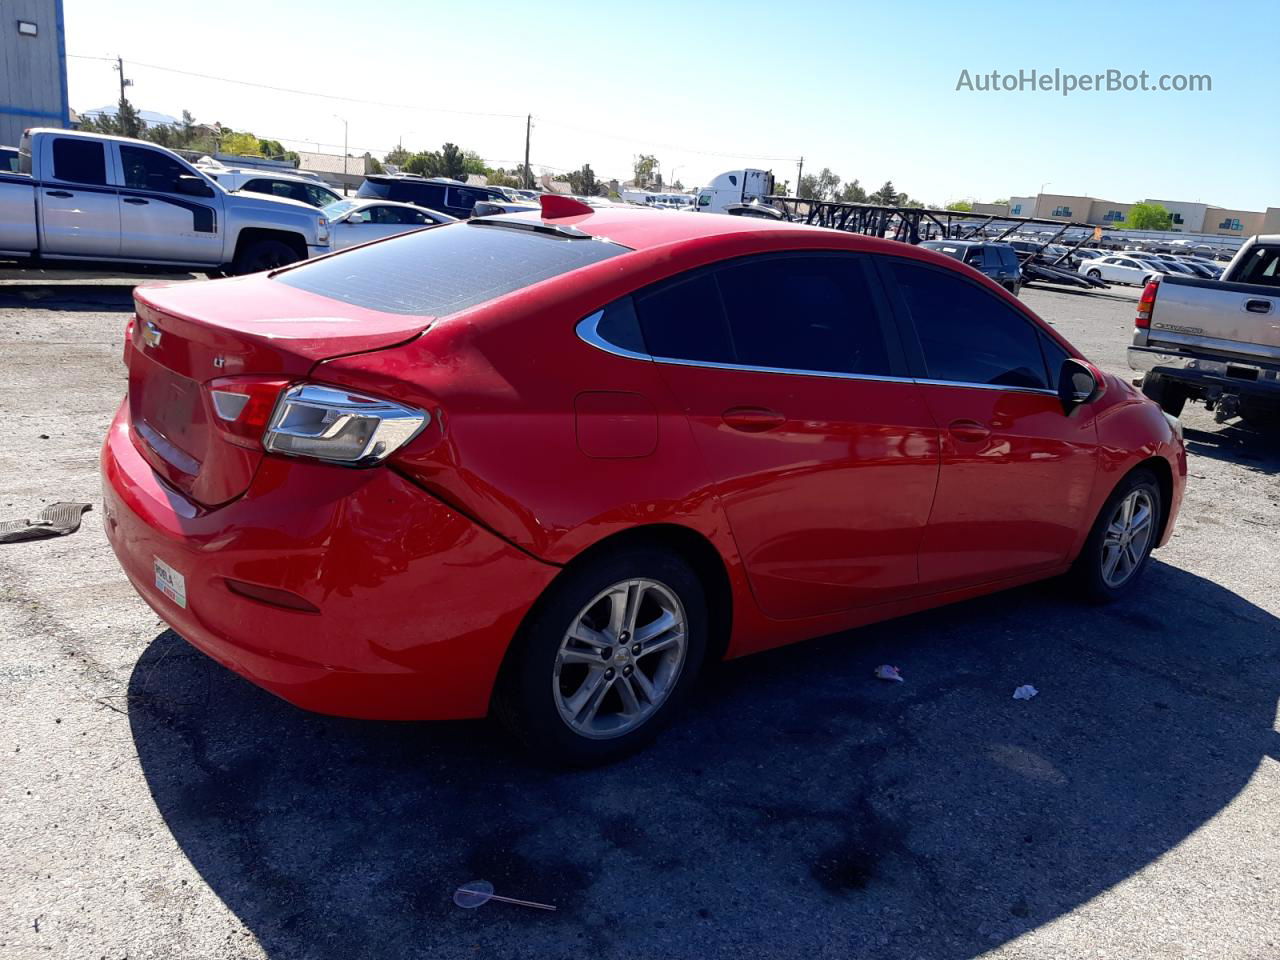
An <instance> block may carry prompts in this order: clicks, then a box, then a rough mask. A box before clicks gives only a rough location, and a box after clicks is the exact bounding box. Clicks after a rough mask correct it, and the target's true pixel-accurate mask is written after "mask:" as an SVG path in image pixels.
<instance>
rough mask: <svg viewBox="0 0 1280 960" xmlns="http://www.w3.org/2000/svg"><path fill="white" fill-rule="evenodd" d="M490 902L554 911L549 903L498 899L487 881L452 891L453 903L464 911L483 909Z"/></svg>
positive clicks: (466, 884)
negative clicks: (495, 901)
mask: <svg viewBox="0 0 1280 960" xmlns="http://www.w3.org/2000/svg"><path fill="white" fill-rule="evenodd" d="M490 900H497V901H499V902H501V903H514V904H515V905H516V906H518V907H533V908H534V909H535V910H554V909H555V907H554V906H552V905H551V904H549V903H535V902H534V901H532V900H517V899H515V897H500V896H498V895H497V894H496V893H494V892H493V884H492V883H490V882H489V881H488V880H472V881H471V882H470V883H464V884H463V885H462V886H460V887H459V888H458V889H457V890H455V891H453V902H454V903H456V904H457V905H458V906H460V907H462V908H463V909H464V910H474V909H475V908H476V907H483V906H484V905H485V904H486V903H488V902H489V901H490Z"/></svg>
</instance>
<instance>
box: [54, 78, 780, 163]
mask: <svg viewBox="0 0 1280 960" xmlns="http://www.w3.org/2000/svg"><path fill="white" fill-rule="evenodd" d="M67 56H69V57H74V58H75V59H77V60H99V61H105V62H112V63H114V62H115V61H116V58H115V57H94V56H88V55H86V54H78V53H69V54H67ZM129 63H130V64H131V65H133V66H135V67H145V68H147V69H150V70H160V71H163V72H165V73H175V74H179V75H181V76H186V77H196V78H199V79H201V80H215V81H218V82H221V83H234V84H238V85H240V86H244V87H254V88H257V89H260V90H272V91H274V92H276V93H291V94H295V95H297V96H303V97H316V98H319V99H323V100H337V101H341V102H344V103H362V104H366V105H369V106H377V107H389V108H391V109H394V110H413V111H422V112H429V113H447V114H455V115H458V116H469V117H490V118H498V119H503V120H525V121H526V123H528V122H529V116H528V115H526V114H519V113H488V112H484V111H479V110H451V109H448V108H445V107H426V106H422V105H421V104H407V103H390V102H387V101H383V100H367V99H363V98H360V97H344V96H340V95H337V94H331V93H319V92H317V91H314V90H300V89H297V88H294V87H279V86H274V85H272V84H269V83H258V82H256V81H252V80H238V79H236V78H234V77H220V76H216V75H214V74H211V73H198V72H196V71H194V70H181V69H178V68H177V67H165V66H161V65H160V64H155V63H143V62H142V61H140V60H130V61H129ZM538 119H539V120H540V121H541V122H543V123H550V124H552V125H554V126H558V127H563V128H565V129H566V130H573V131H575V132H577V133H582V134H586V135H587V136H594V137H603V138H605V139H609V140H615V141H618V142H622V143H630V144H639V145H644V146H647V147H650V148H653V149H659V150H675V151H678V152H682V153H691V154H695V155H697V156H703V157H726V158H729V159H734V160H760V161H771V162H777V163H795V162H796V158H795V157H773V156H765V155H762V154H752V153H734V152H732V151H723V150H696V149H693V148H691V147H687V146H683V145H679V144H672V143H660V142H658V141H654V140H646V139H642V138H637V137H633V136H623V135H619V134H613V133H607V132H605V131H602V130H593V129H590V128H588V127H582V126H578V125H577V124H573V123H566V122H565V121H563V120H556V119H554V118H550V117H539V118H538ZM277 139H279V138H277ZM299 142H300V143H305V142H306V141H299ZM311 142H313V143H314V142H315V141H311Z"/></svg>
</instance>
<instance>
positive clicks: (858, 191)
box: [839, 179, 867, 203]
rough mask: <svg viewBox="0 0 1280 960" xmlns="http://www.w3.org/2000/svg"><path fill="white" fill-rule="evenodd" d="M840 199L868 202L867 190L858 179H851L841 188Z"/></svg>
mask: <svg viewBox="0 0 1280 960" xmlns="http://www.w3.org/2000/svg"><path fill="white" fill-rule="evenodd" d="M839 199H840V201H841V202H842V203H866V202H867V191H866V190H864V189H862V184H860V183H859V182H858V181H857V180H856V179H855V180H851V181H850V182H849V183H846V184H845V185H844V186H843V187H842V188H841V190H840V196H839Z"/></svg>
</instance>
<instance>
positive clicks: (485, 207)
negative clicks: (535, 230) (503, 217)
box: [471, 200, 539, 217]
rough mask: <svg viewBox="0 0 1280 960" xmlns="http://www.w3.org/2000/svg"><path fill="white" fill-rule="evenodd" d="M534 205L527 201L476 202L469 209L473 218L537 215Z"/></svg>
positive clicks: (536, 207) (536, 206) (536, 208)
mask: <svg viewBox="0 0 1280 960" xmlns="http://www.w3.org/2000/svg"><path fill="white" fill-rule="evenodd" d="M538 210H539V207H538V205H537V204H536V203H530V202H529V201H527V200H477V201H476V205H475V206H474V207H472V208H471V215H472V216H473V217H492V216H497V215H499V214H503V213H537V211H538Z"/></svg>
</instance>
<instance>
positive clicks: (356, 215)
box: [342, 210, 368, 223]
mask: <svg viewBox="0 0 1280 960" xmlns="http://www.w3.org/2000/svg"><path fill="white" fill-rule="evenodd" d="M367 217H368V214H367V213H365V212H364V211H363V210H353V211H352V212H351V213H349V214H347V215H346V216H345V217H343V218H342V222H343V223H364V222H365V220H366V218H367Z"/></svg>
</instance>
